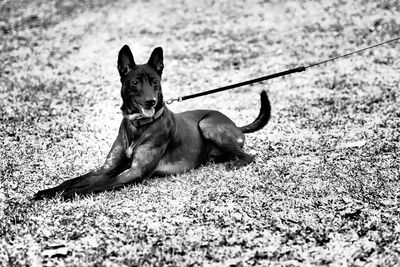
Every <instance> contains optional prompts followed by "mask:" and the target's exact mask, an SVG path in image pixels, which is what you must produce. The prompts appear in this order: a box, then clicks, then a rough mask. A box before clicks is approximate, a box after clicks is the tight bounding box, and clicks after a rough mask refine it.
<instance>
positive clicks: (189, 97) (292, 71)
mask: <svg viewBox="0 0 400 267" xmlns="http://www.w3.org/2000/svg"><path fill="white" fill-rule="evenodd" d="M398 40H400V37H397V38H394V39H391V40H387V41H384V42H381V43H377V44H374V45H371V46H368V47H365V48H362V49H359V50H355V51H352V52H350V53H347V54H343V55H340V56H336V57H332V58H329V59H327V60H324V61H320V62H317V63H313V64H310V65H308V66H299V67H296V68H293V69H289V70H285V71H281V72H278V73H274V74H270V75H267V76H262V77H260V78H256V79H252V80H247V81H244V82H240V83H235V84H231V85H227V86H224V87H220V88H216V89H211V90H208V91H204V92H200V93H196V94H191V95H186V96H180V97H177V98H170V99H168V100H166V101H165V103H166V104H168V105H169V104H172V103H173V102H175V101H178V102H182V101H184V100H187V99H191V98H196V97H200V96H205V95H210V94H214V93H218V92H222V91H226V90H230V89H233V88H237V87H242V86H245V85H249V84H253V83H259V82H262V81H266V80H271V79H274V78H278V77H282V76H286V75H289V74H292V73H296V72H303V71H305V70H306V69H308V68H312V67H315V66H318V65H321V64H325V63H328V62H331V61H334V60H337V59H339V58H344V57H348V56H351V55H353V54H358V53H361V52H363V51H365V50H369V49H372V48H374V47H377V46H381V45H384V44H388V43H391V42H395V41H398Z"/></svg>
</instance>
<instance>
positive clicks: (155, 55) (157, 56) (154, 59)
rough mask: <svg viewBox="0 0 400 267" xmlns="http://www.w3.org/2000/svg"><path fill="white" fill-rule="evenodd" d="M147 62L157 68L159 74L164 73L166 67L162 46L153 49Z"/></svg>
mask: <svg viewBox="0 0 400 267" xmlns="http://www.w3.org/2000/svg"><path fill="white" fill-rule="evenodd" d="M147 64H148V65H150V66H151V67H152V68H153V69H155V70H156V71H157V73H158V74H159V75H161V74H162V71H163V69H164V56H163V50H162V48H161V47H157V48H155V49H154V50H153V52H152V53H151V56H150V59H149V61H148V62H147Z"/></svg>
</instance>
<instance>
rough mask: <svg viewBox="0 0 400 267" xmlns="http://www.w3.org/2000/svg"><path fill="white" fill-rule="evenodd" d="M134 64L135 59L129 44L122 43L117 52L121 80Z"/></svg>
mask: <svg viewBox="0 0 400 267" xmlns="http://www.w3.org/2000/svg"><path fill="white" fill-rule="evenodd" d="M135 66H136V64H135V60H134V59H133V55H132V52H131V49H130V48H129V46H127V45H124V46H123V47H122V48H121V50H119V54H118V72H119V76H120V77H121V82H122V80H123V79H124V78H125V76H126V74H127V73H128V72H129V71H130V70H131V69H133V68H134V67H135Z"/></svg>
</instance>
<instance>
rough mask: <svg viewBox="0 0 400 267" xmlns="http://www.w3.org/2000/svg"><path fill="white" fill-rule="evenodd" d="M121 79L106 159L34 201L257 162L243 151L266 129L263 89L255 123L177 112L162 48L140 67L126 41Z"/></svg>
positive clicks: (268, 111)
mask: <svg viewBox="0 0 400 267" xmlns="http://www.w3.org/2000/svg"><path fill="white" fill-rule="evenodd" d="M117 68H118V72H119V75H120V80H121V97H122V106H121V110H122V115H123V119H122V122H121V125H120V127H119V131H118V136H117V139H116V140H115V142H114V144H113V145H112V148H111V151H110V152H109V154H108V156H107V158H106V160H105V163H104V164H103V165H102V166H101V167H99V168H97V169H95V170H93V171H91V172H89V173H87V174H84V175H82V176H79V177H76V178H73V179H70V180H67V181H65V182H63V183H61V184H60V185H58V186H56V187H53V188H50V189H46V190H42V191H39V192H37V193H36V194H35V195H34V197H33V199H34V200H39V199H44V198H52V197H55V196H57V195H59V196H61V197H62V198H64V199H70V198H73V197H74V196H75V195H86V194H90V193H98V192H101V191H106V190H113V189H116V188H119V187H122V186H124V185H127V184H130V183H135V182H140V181H142V180H144V179H146V178H149V177H153V176H165V175H170V174H176V173H182V172H185V171H188V170H190V169H194V168H197V167H199V166H200V165H201V164H203V163H205V162H206V161H207V160H210V158H211V159H213V160H215V161H216V162H226V163H227V168H228V169H236V168H239V167H242V166H244V165H247V164H249V163H251V162H252V161H253V157H252V156H250V155H249V154H247V153H246V152H244V151H243V145H244V140H245V138H244V134H245V133H251V132H255V131H258V130H260V129H261V128H263V127H264V126H265V125H266V124H267V123H268V121H269V119H270V115H271V106H270V102H269V100H268V97H267V94H266V92H265V91H262V92H261V94H260V96H261V108H260V112H259V115H258V117H257V118H256V119H255V120H254V122H252V123H250V124H248V125H246V126H243V127H237V126H236V125H235V123H234V122H233V121H232V120H231V119H229V118H228V117H227V116H225V115H224V114H222V113H220V112H218V111H214V110H192V111H186V112H182V113H173V112H172V111H170V110H169V109H168V108H167V107H166V106H165V104H164V101H163V94H162V90H161V76H162V72H163V69H164V57H163V50H162V48H161V47H157V48H155V49H154V50H153V52H152V53H151V56H150V58H149V60H148V62H147V63H146V64H142V65H137V64H136V63H135V60H134V58H133V55H132V52H131V50H130V48H129V47H128V46H127V45H124V46H123V47H122V48H121V50H120V51H119V54H118V61H117Z"/></svg>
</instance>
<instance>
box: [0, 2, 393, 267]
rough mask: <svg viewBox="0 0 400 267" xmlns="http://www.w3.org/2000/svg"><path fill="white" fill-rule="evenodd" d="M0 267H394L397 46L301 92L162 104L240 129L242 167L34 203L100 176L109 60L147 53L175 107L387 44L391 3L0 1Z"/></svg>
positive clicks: (340, 66) (295, 88)
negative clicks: (265, 121)
mask: <svg viewBox="0 0 400 267" xmlns="http://www.w3.org/2000/svg"><path fill="white" fill-rule="evenodd" d="M0 12H1V14H0V32H1V43H0V45H1V53H0V60H1V62H3V64H1V65H0V99H1V105H0V114H1V116H0V118H1V124H0V135H1V138H2V143H1V151H2V154H1V161H0V171H1V173H0V179H1V180H0V265H1V266H7V265H8V266H23V265H24V266H25V265H28V266H41V265H43V266H59V265H65V266H97V265H99V266H124V265H125V266H135V265H139V266H141V265H195V266H196V265H214V266H217V265H218V266H219V265H224V266H229V265H233V266H247V265H272V266H309V265H329V266H338V265H351V266H365V265H367V266H390V265H392V266H394V265H398V264H399V261H400V260H399V253H400V245H399V244H400V223H399V221H400V220H399V219H400V218H399V217H400V208H399V207H400V206H399V201H400V198H399V195H400V191H399V170H400V162H399V160H398V153H399V148H400V139H399V138H400V133H399V127H400V105H399V99H400V95H399V91H398V88H399V85H400V84H399V82H400V80H399V72H400V61H399V58H400V57H399V49H398V43H393V44H390V45H386V46H382V47H379V48H376V49H374V50H370V51H368V52H365V53H363V54H361V55H355V56H353V57H351V58H346V59H341V60H338V61H336V62H334V63H329V64H327V65H324V66H320V67H317V68H314V69H309V70H307V71H306V72H304V73H301V74H294V75H291V76H289V77H285V78H282V79H276V80H272V81H270V82H268V83H264V84H258V85H253V86H249V87H246V88H242V89H237V90H233V91H230V92H227V93H220V94H217V95H214V96H209V97H203V98H201V99H200V98H199V99H198V100H189V101H185V102H182V103H180V104H174V105H172V106H171V107H170V108H171V109H172V110H174V111H183V110H188V109H194V108H212V109H218V110H220V111H222V112H224V113H225V114H227V115H229V116H230V117H231V118H232V119H233V120H234V121H235V122H237V123H238V124H239V125H244V124H246V123H247V122H250V121H252V120H253V119H254V117H255V116H256V114H257V112H258V107H259V103H258V102H259V97H258V92H259V91H260V90H261V89H267V90H268V91H269V97H270V100H271V102H272V108H273V117H272V120H271V122H270V124H269V125H268V126H267V127H266V128H265V129H263V130H261V131H259V132H257V133H254V134H249V135H247V141H246V147H245V148H246V150H247V151H249V152H250V153H251V154H252V155H254V156H255V162H254V163H252V164H251V165H249V166H247V167H245V168H242V169H240V170H237V171H226V170H225V168H224V166H223V165H218V164H212V163H209V164H207V165H206V166H203V167H201V168H199V169H196V170H192V171H190V172H188V173H185V174H181V175H174V176H169V177H165V178H156V179H151V180H147V181H145V182H143V183H141V184H138V185H132V186H127V187H125V188H123V189H122V190H120V191H116V192H106V193H101V194H97V195H92V196H88V197H80V198H77V199H75V200H74V201H71V202H63V201H61V200H60V199H51V200H45V201H39V202H31V201H30V197H31V196H32V195H33V194H34V193H35V192H36V191H38V190H40V189H44V188H47V187H49V186H54V185H56V184H58V183H60V182H61V181H63V180H65V179H67V178H71V177H74V176H77V175H79V174H82V173H84V172H85V171H88V170H90V169H92V168H94V167H96V166H98V165H99V164H101V163H102V161H103V160H104V159H105V154H106V153H107V152H108V149H109V147H110V146H111V144H112V142H113V139H114V138H115V136H116V132H117V130H118V125H119V123H120V120H121V116H120V114H119V105H120V104H121V100H120V96H119V79H118V74H117V70H116V56H117V53H118V50H119V49H120V48H121V47H122V45H123V44H125V43H128V44H129V45H130V46H131V48H132V50H133V53H134V56H135V60H136V61H137V62H139V63H140V62H145V61H147V59H148V56H149V54H150V52H151V51H152V49H153V48H154V47H156V46H162V47H163V48H164V51H165V74H164V77H163V88H164V95H165V96H166V98H168V97H176V96H179V95H185V94H190V93H193V92H197V91H201V90H206V89H210V88H214V87H218V86H222V85H226V84H230V83H234V82H239V81H242V80H246V79H250V78H255V77H259V76H263V75H266V74H269V73H273V72H276V71H282V70H284V69H288V68H290V67H295V66H298V65H301V64H304V65H307V64H310V63H314V62H317V61H320V60H324V59H326V58H328V57H330V56H332V55H337V54H341V53H345V52H348V51H351V50H353V49H355V48H358V47H363V46H364V45H370V44H373V43H375V42H378V41H382V40H384V39H388V38H394V37H396V36H399V35H400V32H399V31H400V30H399V29H400V20H399V18H400V16H399V15H400V14H399V13H400V5H399V3H398V1H385V2H382V3H381V2H379V3H378V2H376V1H361V0H360V1H334V2H330V1H322V2H321V1H308V2H299V1H284V2H279V1H264V2H262V1H259V2H256V1H250V2H239V1H236V2H232V1H218V2H209V1H206V2H204V3H197V4H195V3H192V2H189V1H187V2H184V1H183V2H182V1H180V2H178V1H176V2H175V1H169V2H163V3H162V4H156V3H155V1H151V0H150V1H136V2H129V1H118V2H117V1H116V2H112V3H107V2H106V1H102V2H101V3H98V2H94V1H80V2H79V3H78V1H53V2H52V4H49V3H47V2H45V1H36V2H33V3H32V2H30V1H22V0H21V1H3V2H1V3H0Z"/></svg>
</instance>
